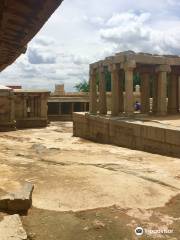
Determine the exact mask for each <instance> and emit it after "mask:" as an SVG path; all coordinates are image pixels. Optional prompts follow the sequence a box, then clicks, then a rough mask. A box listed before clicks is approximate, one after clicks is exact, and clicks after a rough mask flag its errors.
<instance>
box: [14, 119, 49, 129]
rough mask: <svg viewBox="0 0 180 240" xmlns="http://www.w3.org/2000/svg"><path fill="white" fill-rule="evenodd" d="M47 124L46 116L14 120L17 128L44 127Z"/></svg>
mask: <svg viewBox="0 0 180 240" xmlns="http://www.w3.org/2000/svg"><path fill="white" fill-rule="evenodd" d="M47 124H48V120H47V119H46V118H25V119H17V120H16V127H17V129H23V128H41V127H46V126H47Z"/></svg>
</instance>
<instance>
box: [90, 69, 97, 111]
mask: <svg viewBox="0 0 180 240" xmlns="http://www.w3.org/2000/svg"><path fill="white" fill-rule="evenodd" d="M89 84H90V93H89V98H90V106H89V107H90V113H91V114H97V88H96V69H94V68H91V69H90V80H89Z"/></svg>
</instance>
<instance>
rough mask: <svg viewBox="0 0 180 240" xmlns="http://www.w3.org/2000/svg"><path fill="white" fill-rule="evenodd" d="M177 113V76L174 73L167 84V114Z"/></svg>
mask: <svg viewBox="0 0 180 240" xmlns="http://www.w3.org/2000/svg"><path fill="white" fill-rule="evenodd" d="M178 112H179V103H178V75H177V74H175V73H171V75H170V79H169V82H168V113H170V114H176V113H178Z"/></svg>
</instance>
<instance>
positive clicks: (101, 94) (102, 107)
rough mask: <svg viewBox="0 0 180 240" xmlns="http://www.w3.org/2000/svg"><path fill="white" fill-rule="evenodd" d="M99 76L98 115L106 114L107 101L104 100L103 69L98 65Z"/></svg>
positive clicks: (104, 83) (104, 82)
mask: <svg viewBox="0 0 180 240" xmlns="http://www.w3.org/2000/svg"><path fill="white" fill-rule="evenodd" d="M98 74H99V113H100V114H107V100H106V79H105V72H104V67H103V66H102V64H100V66H99V69H98Z"/></svg>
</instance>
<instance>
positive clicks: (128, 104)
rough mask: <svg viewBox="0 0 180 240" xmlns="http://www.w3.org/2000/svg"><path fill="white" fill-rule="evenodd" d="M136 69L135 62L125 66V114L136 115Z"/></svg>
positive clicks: (129, 62)
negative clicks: (134, 86) (134, 89)
mask: <svg viewBox="0 0 180 240" xmlns="http://www.w3.org/2000/svg"><path fill="white" fill-rule="evenodd" d="M135 67H136V63H135V61H133V60H132V61H128V62H126V63H124V64H123V69H124V71H125V113H127V114H133V113H134V95H133V72H134V68H135Z"/></svg>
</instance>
